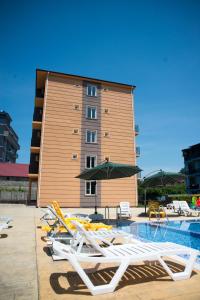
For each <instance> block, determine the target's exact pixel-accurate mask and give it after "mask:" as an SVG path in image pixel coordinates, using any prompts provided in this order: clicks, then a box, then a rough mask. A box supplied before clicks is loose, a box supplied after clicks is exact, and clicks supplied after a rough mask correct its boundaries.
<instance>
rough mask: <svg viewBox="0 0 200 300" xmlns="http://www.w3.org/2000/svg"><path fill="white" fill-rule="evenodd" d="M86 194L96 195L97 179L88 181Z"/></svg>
mask: <svg viewBox="0 0 200 300" xmlns="http://www.w3.org/2000/svg"><path fill="white" fill-rule="evenodd" d="M85 194H86V195H89V196H91V195H96V181H86V183H85Z"/></svg>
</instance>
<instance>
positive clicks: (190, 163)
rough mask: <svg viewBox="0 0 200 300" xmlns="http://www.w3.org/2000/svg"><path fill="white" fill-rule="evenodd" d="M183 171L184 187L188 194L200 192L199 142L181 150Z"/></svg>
mask: <svg viewBox="0 0 200 300" xmlns="http://www.w3.org/2000/svg"><path fill="white" fill-rule="evenodd" d="M182 153H183V157H184V163H185V171H186V176H187V177H186V189H187V192H188V193H189V194H199V193H200V144H196V145H192V146H190V147H189V148H187V149H183V150H182Z"/></svg>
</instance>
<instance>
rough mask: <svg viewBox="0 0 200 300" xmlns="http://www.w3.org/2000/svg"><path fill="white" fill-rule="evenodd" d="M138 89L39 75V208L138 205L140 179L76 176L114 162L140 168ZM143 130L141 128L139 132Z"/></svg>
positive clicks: (33, 177)
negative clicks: (135, 101) (135, 93)
mask: <svg viewBox="0 0 200 300" xmlns="http://www.w3.org/2000/svg"><path fill="white" fill-rule="evenodd" d="M134 88H135V86H131V85H127V84H121V83H114V82H109V81H104V80H98V79H93V78H86V77H81V76H75V75H68V74H63V73H57V72H51V71H43V70H37V71H36V97H35V107H34V114H33V123H32V139H31V156H30V167H29V180H30V192H31V184H32V182H33V181H37V182H38V192H37V205H38V206H46V205H47V204H49V203H50V202H51V201H52V200H57V201H59V203H60V205H61V206H63V207H93V206H94V202H95V193H96V197H97V203H98V206H99V207H104V206H107V205H109V206H116V205H118V204H119V202H120V201H123V200H126V201H129V202H130V203H131V205H132V206H134V205H137V176H133V177H130V178H123V179H116V180H108V181H101V182H98V183H97V184H96V185H95V182H93V181H86V182H85V181H84V180H79V179H77V178H75V176H77V175H78V174H80V173H81V172H82V171H83V170H84V169H85V168H91V167H94V166H95V165H96V164H99V163H101V162H103V161H104V160H105V158H109V160H110V161H112V162H120V163H127V164H133V165H135V164H136V147H135V136H136V135H137V133H138V132H136V130H135V124H134V109H133V90H134ZM137 131H138V130H137Z"/></svg>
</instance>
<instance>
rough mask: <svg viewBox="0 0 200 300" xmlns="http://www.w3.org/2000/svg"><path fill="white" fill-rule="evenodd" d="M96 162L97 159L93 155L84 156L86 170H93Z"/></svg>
mask: <svg viewBox="0 0 200 300" xmlns="http://www.w3.org/2000/svg"><path fill="white" fill-rule="evenodd" d="M96 160H97V157H96V156H94V155H92V156H91V155H87V156H86V162H85V167H86V168H87V169H91V168H94V167H95V166H96Z"/></svg>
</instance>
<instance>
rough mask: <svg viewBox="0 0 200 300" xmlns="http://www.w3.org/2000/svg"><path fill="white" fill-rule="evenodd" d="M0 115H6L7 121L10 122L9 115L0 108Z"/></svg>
mask: <svg viewBox="0 0 200 300" xmlns="http://www.w3.org/2000/svg"><path fill="white" fill-rule="evenodd" d="M0 116H3V117H6V118H7V119H8V120H9V122H12V118H11V116H10V115H9V113H7V112H6V111H5V110H2V109H1V110H0Z"/></svg>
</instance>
